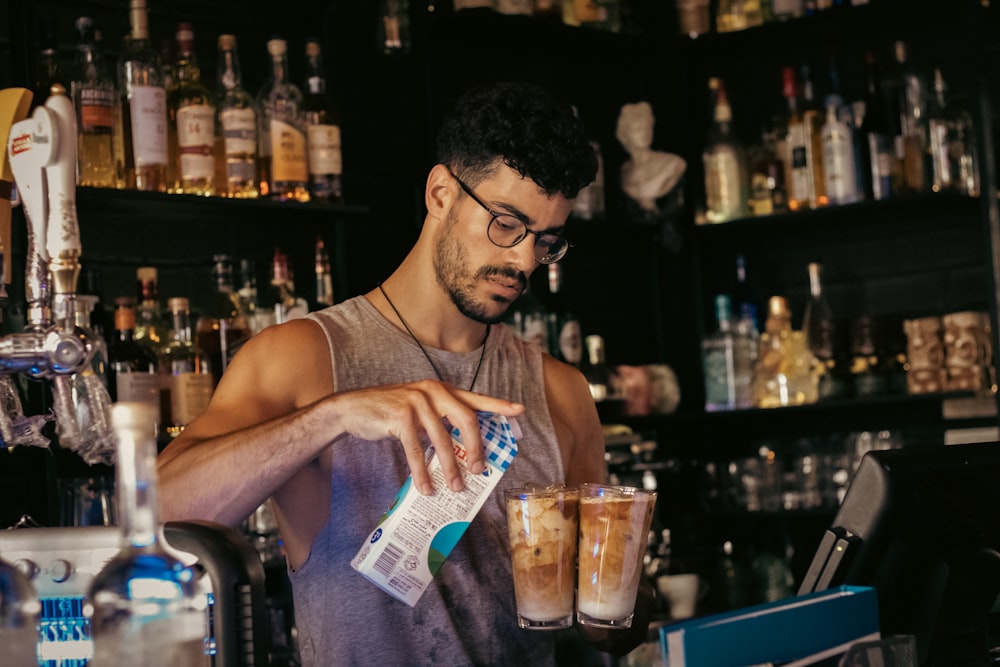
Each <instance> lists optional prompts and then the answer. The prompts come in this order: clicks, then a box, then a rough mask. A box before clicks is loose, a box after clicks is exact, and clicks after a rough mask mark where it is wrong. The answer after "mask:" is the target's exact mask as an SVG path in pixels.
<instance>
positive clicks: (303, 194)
mask: <svg viewBox="0 0 1000 667" xmlns="http://www.w3.org/2000/svg"><path fill="white" fill-rule="evenodd" d="M267 52H268V54H269V55H270V58H271V73H270V77H269V78H268V80H267V82H265V83H264V85H263V86H262V87H261V89H260V92H259V93H258V94H257V108H258V112H259V115H258V117H257V123H258V125H257V166H258V178H257V182H258V187H259V188H260V193H261V195H266V196H269V197H272V198H274V199H278V200H280V201H287V200H296V201H309V183H308V181H309V169H308V164H307V160H306V127H305V122H304V120H303V117H302V91H300V90H299V87H298V86H296V85H295V84H294V83H292V82H291V81H290V80H289V79H288V43H287V42H286V41H285V40H284V39H280V38H275V39H271V40H268V42H267Z"/></svg>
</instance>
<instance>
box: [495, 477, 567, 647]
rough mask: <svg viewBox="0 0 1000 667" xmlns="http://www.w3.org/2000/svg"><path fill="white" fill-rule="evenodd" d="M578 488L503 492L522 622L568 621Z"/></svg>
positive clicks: (539, 625) (535, 625)
mask: <svg viewBox="0 0 1000 667" xmlns="http://www.w3.org/2000/svg"><path fill="white" fill-rule="evenodd" d="M579 498H580V495H579V491H578V490H577V489H576V488H568V487H565V486H556V487H551V486H550V487H541V486H531V485H529V486H523V487H519V488H516V489H510V490H508V491H507V492H506V499H507V526H508V529H509V532H510V558H511V565H512V567H513V570H514V597H515V599H516V601H517V620H518V624H519V625H520V627H522V628H528V629H532V630H548V629H557V628H566V627H570V626H571V625H573V589H574V587H575V585H576V547H577V507H578V504H579Z"/></svg>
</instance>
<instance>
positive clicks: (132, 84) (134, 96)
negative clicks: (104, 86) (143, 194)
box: [118, 0, 168, 192]
mask: <svg viewBox="0 0 1000 667" xmlns="http://www.w3.org/2000/svg"><path fill="white" fill-rule="evenodd" d="M129 21H130V24H131V32H130V33H129V39H128V40H127V43H126V47H125V52H124V53H123V54H122V57H121V60H119V62H118V88H119V90H120V91H121V94H122V133H123V137H122V144H123V153H124V159H125V168H124V173H125V187H127V188H130V189H135V190H149V191H157V192H166V190H167V162H168V159H167V125H168V123H167V91H166V89H164V87H163V78H162V71H161V70H160V57H159V55H157V53H156V51H155V50H153V47H152V44H151V43H150V41H149V15H148V13H147V10H146V0H129Z"/></svg>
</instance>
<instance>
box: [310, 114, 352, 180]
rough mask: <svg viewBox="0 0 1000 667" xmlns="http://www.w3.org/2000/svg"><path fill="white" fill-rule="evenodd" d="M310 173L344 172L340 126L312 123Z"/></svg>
mask: <svg viewBox="0 0 1000 667" xmlns="http://www.w3.org/2000/svg"><path fill="white" fill-rule="evenodd" d="M306 131H307V132H308V137H309V173H310V174H316V175H326V174H337V175H339V174H341V173H343V166H342V160H341V155H340V127H338V126H337V125H310V126H309V127H308V128H306Z"/></svg>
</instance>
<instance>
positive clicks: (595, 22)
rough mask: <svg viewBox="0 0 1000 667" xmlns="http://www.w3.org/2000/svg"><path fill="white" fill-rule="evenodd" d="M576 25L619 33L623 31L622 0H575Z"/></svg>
mask: <svg viewBox="0 0 1000 667" xmlns="http://www.w3.org/2000/svg"><path fill="white" fill-rule="evenodd" d="M573 13H574V21H575V25H579V26H583V27H586V28H597V29H598V30H608V31H610V32H618V31H620V30H621V26H622V18H621V4H620V0H573Z"/></svg>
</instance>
